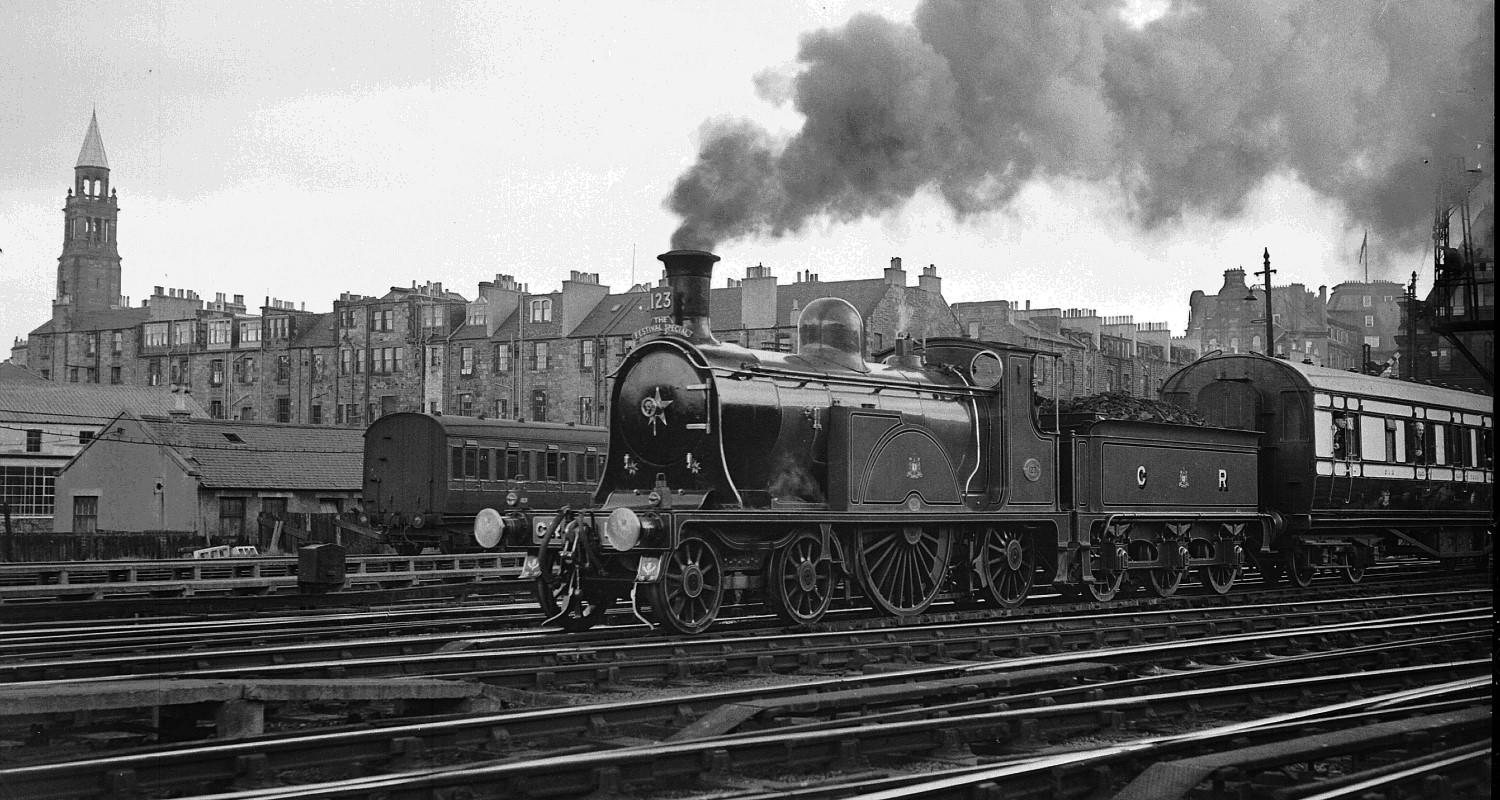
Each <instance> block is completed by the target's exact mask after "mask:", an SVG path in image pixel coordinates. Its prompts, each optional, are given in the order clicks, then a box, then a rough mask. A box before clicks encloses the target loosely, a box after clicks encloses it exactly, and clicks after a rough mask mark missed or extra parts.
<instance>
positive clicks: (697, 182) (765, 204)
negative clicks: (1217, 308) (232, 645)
mask: <svg viewBox="0 0 1500 800" xmlns="http://www.w3.org/2000/svg"><path fill="white" fill-rule="evenodd" d="M1494 31H1495V7H1494V4H1493V3H1492V2H1484V0H1401V1H1400V2H1384V3H1376V2H1369V1H1368V0H1286V1H1285V2H1253V3H1246V2H1243V0H1199V1H1198V2H1192V3H1186V2H1178V3H1176V4H1175V5H1174V6H1173V8H1172V9H1171V10H1170V11H1169V12H1168V14H1167V15H1166V16H1164V17H1162V18H1161V19H1158V20H1156V21H1155V22H1152V23H1150V24H1148V25H1146V26H1144V27H1142V28H1139V29H1136V28H1132V27H1131V26H1130V25H1128V24H1126V23H1125V22H1124V21H1123V20H1122V19H1121V17H1120V15H1119V9H1118V6H1117V4H1116V3H1114V2H1103V1H1102V0H1085V1H1084V2H1081V3H1077V4H1072V5H1054V4H1053V3H1048V2H1022V1H1021V0H1008V1H1007V2H998V1H995V0H989V1H986V2H973V3H969V2H957V0H928V2H925V3H923V4H922V5H921V6H920V7H919V8H918V9H917V11H916V14H915V16H914V22H913V23H912V24H906V23H896V22H891V21H889V20H886V19H883V18H881V17H877V16H870V15H861V16H857V17H855V18H853V19H851V20H850V21H849V22H848V23H847V24H846V25H845V26H844V27H843V28H841V29H837V30H822V31H817V32H814V33H810V34H807V35H805V36H804V37H803V39H802V42H801V49H800V52H799V56H798V62H799V66H798V70H797V72H796V73H795V74H794V75H791V76H785V77H783V76H778V75H776V74H775V73H767V74H765V75H762V76H760V77H759V78H758V79H757V84H758V88H759V90H760V92H761V95H762V96H763V97H765V98H766V99H767V100H770V101H772V102H778V103H779V102H786V101H788V100H789V101H791V102H792V103H793V104H794V107H795V108H796V109H797V110H798V111H800V112H801V113H802V115H803V116H804V117H805V122H804V124H803V126H802V128H801V130H800V131H798V132H797V133H796V134H795V135H793V136H791V137H790V138H789V139H786V140H777V139H776V138H774V137H773V136H771V135H770V134H769V133H767V132H766V131H765V130H763V129H761V128H759V127H758V126H756V125H755V124H753V123H750V122H746V121H743V120H713V121H710V122H708V123H705V126H704V129H703V136H702V145H701V149H700V152H699V154H698V160H697V162H696V163H695V164H694V165H693V166H692V167H691V168H689V170H688V171H687V172H686V173H684V174H683V175H682V176H680V177H679V178H678V180H677V183H676V185H675V187H674V188H673V191H672V193H671V195H670V196H669V197H668V199H667V201H666V205H667V206H668V207H669V208H670V209H672V210H673V211H675V212H676V213H677V214H679V215H680V216H681V217H682V218H683V222H682V225H681V226H680V227H679V228H678V230H677V231H676V233H675V234H674V235H673V237H672V246H673V247H693V248H701V249H712V248H713V247H714V246H715V245H716V244H717V243H719V242H722V241H726V240H731V239H737V238H742V237H747V236H765V235H769V236H782V235H785V234H788V233H793V232H796V231H798V230H799V229H800V228H801V227H802V226H803V225H804V224H806V223H807V222H808V221H809V220H811V219H813V218H815V217H825V218H828V219H832V220H835V221H840V222H844V221H851V220H855V219H858V218H860V217H864V216H867V215H873V214H878V213H881V212H884V211H887V210H890V209H893V208H896V207H898V206H900V205H902V204H903V203H905V202H906V201H907V200H908V199H910V198H911V197H912V196H913V194H915V193H916V192H917V191H919V190H921V189H923V188H926V187H931V188H933V189H935V190H936V191H937V192H938V193H939V194H940V195H941V197H943V199H944V200H945V201H946V202H947V203H948V205H949V206H951V207H952V209H953V210H954V212H955V213H956V214H957V215H958V216H959V217H965V216H969V215H973V214H977V213H981V212H987V211H993V210H996V209H1000V208H1002V207H1004V206H1005V205H1006V204H1007V203H1008V202H1009V201H1010V200H1011V199H1012V198H1013V197H1014V196H1015V195H1016V193H1017V192H1018V191H1019V190H1020V189H1021V188H1022V186H1023V185H1024V184H1025V183H1026V182H1027V181H1028V180H1031V179H1033V178H1040V177H1046V176H1063V177H1070V178H1079V179H1085V180H1090V181H1101V182H1110V183H1112V184H1113V185H1115V186H1116V187H1118V189H1119V191H1120V192H1121V194H1122V196H1123V197H1125V198H1126V199H1127V202H1128V207H1129V209H1130V211H1131V214H1132V215H1133V218H1134V219H1135V220H1136V221H1137V223H1138V224H1140V225H1142V226H1143V227H1147V228H1149V227H1152V226H1155V225H1159V224H1161V223H1163V222H1166V221H1170V220H1173V219H1175V218H1177V217H1179V216H1180V215H1181V214H1182V213H1183V212H1185V211H1188V210H1196V211H1200V212H1205V213H1208V214H1210V215H1212V216H1215V217H1219V218H1228V217H1233V216H1234V215H1236V214H1237V213H1238V212H1240V211H1241V210H1242V207H1243V205H1244V202H1245V199H1246V196H1247V194H1248V193H1249V192H1250V191H1251V189H1253V188H1254V187H1255V186H1256V185H1257V184H1258V183H1259V182H1260V181H1261V180H1262V179H1263V178H1265V177H1266V176H1267V175H1268V174H1270V173H1272V172H1275V171H1278V170H1290V171H1292V172H1294V173H1295V174H1296V175H1297V176H1298V177H1299V178H1300V179H1301V180H1302V181H1303V182H1305V183H1306V184H1307V185H1309V186H1310V187H1312V188H1313V189H1315V190H1317V191H1319V192H1321V193H1323V194H1325V195H1328V196H1330V197H1334V198H1337V199H1338V200H1340V201H1341V202H1342V203H1343V204H1344V205H1345V207H1346V208H1347V210H1348V212H1349V214H1350V216H1351V217H1352V218H1353V219H1354V220H1355V221H1356V222H1358V223H1362V224H1365V225H1368V226H1369V227H1370V228H1371V229H1372V230H1374V231H1378V232H1380V233H1383V234H1385V235H1389V236H1412V235H1416V236H1419V237H1420V236H1422V235H1423V232H1424V231H1425V230H1426V229H1427V227H1428V226H1430V224H1431V220H1432V212H1433V203H1434V191H1435V189H1436V185H1437V180H1438V176H1439V174H1440V173H1439V171H1440V168H1441V166H1442V165H1443V164H1446V163H1451V161H1452V159H1453V158H1454V157H1455V156H1466V157H1467V158H1468V164H1469V166H1473V165H1474V164H1475V162H1476V160H1477V161H1480V162H1482V163H1483V165H1484V169H1485V170H1486V172H1489V171H1490V170H1491V169H1492V168H1493V165H1492V163H1491V155H1490V150H1492V149H1493V144H1494V97H1495V91H1494V62H1495V53H1494ZM1488 186H1489V187H1490V188H1489V191H1490V193H1491V195H1492V194H1493V182H1492V181H1491V182H1489V183H1488ZM1490 236H1492V234H1490ZM1491 246H1492V239H1491Z"/></svg>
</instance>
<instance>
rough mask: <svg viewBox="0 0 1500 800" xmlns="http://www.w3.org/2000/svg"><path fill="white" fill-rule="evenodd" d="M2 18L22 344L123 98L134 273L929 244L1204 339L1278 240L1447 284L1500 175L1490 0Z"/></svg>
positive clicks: (754, 253) (787, 261) (554, 262)
mask: <svg viewBox="0 0 1500 800" xmlns="http://www.w3.org/2000/svg"><path fill="white" fill-rule="evenodd" d="M0 30H4V31H6V32H7V33H8V36H6V37H5V38H6V40H7V42H6V46H5V47H4V48H3V49H0V336H3V337H4V342H5V343H6V344H7V345H8V344H9V343H10V342H11V341H12V340H13V339H14V338H15V337H17V336H22V337H24V336H25V335H26V333H27V332H28V331H30V330H32V329H33V328H35V327H36V326H38V325H40V324H41V323H43V322H44V321H46V320H47V319H48V318H49V315H50V303H51V300H52V296H53V294H54V288H55V281H56V268H57V257H58V255H59V254H60V252H61V247H62V213H61V209H62V205H63V202H64V199H65V196H66V192H67V190H68V188H69V187H70V186H71V184H72V176H73V166H74V164H75V163H76V161H77V158H78V152H79V148H80V146H81V145H82V143H83V138H84V134H85V132H86V130H87V128H88V123H89V118H90V115H91V114H93V113H97V115H98V121H99V128H100V132H101V134H102V137H103V141H104V146H105V149H106V151H107V153H108V158H109V166H110V168H111V173H110V179H111V185H112V187H113V188H114V189H115V190H116V191H117V192H118V196H119V204H120V220H119V227H118V234H119V251H120V255H121V256H122V259H123V261H122V291H123V292H124V294H125V295H127V296H128V297H130V302H131V304H132V305H136V306H138V305H139V304H140V302H141V300H142V299H144V298H146V297H147V296H149V294H150V292H151V287H153V286H168V287H174V288H182V289H191V290H194V291H196V292H198V293H199V295H200V296H202V297H203V298H205V299H209V300H211V299H213V296H214V294H215V293H216V292H224V293H225V294H227V295H233V294H243V295H245V297H246V300H247V301H248V302H249V304H250V305H251V306H252V308H254V307H257V306H258V305H259V304H260V303H261V302H262V301H263V299H264V298H265V297H267V296H269V297H275V298H279V299H283V300H291V301H293V302H296V303H299V304H305V306H306V308H308V309H309V310H319V311H326V310H329V309H331V304H332V302H333V300H335V299H337V297H338V295H339V294H340V293H341V292H354V293H357V294H364V295H379V294H382V293H384V292H385V291H386V290H387V289H388V288H389V287H391V286H409V285H411V283H412V282H413V281H416V282H419V283H425V282H427V281H440V282H442V283H443V284H444V286H445V287H446V288H449V289H452V290H455V291H458V292H460V293H461V294H464V295H465V296H466V297H469V298H471V299H472V298H473V297H474V296H475V294H476V285H477V283H478V282H479V281H483V280H492V279H493V278H494V276H495V275H496V274H508V275H513V276H515V277H516V278H517V279H518V280H520V281H522V282H523V283H525V284H527V285H528V287H529V288H530V290H532V291H539V292H545V291H555V290H557V289H558V288H560V286H561V283H562V281H563V280H565V279H567V278H568V277H569V274H570V272H571V271H574V270H577V271H582V272H589V273H597V274H598V275H599V278H600V281H601V282H602V283H604V284H606V285H608V286H610V287H611V288H612V289H613V290H614V291H617V292H618V291H624V290H626V289H627V288H628V287H630V286H631V285H632V284H634V283H639V282H645V281H654V280H655V279H656V278H657V277H658V276H659V275H660V263H659V262H658V261H656V259H655V256H656V255H657V254H659V253H661V252H664V251H666V250H668V249H671V248H672V247H674V246H693V247H704V248H711V249H712V250H713V251H714V252H716V253H717V254H718V255H720V256H721V257H722V258H723V260H722V261H721V262H720V265H719V268H718V271H717V273H716V275H715V279H714V286H716V287H717V286H722V285H724V281H725V278H726V277H733V278H741V277H744V274H745V269H746V268H747V267H751V266H755V265H757V264H764V265H765V266H767V267H770V268H771V270H772V271H773V273H774V274H775V275H777V277H778V278H779V279H780V281H781V282H782V283H783V284H786V283H791V282H792V281H794V280H795V279H796V276H797V274H798V273H799V272H807V271H810V272H815V273H817V274H818V275H819V277H820V279H821V280H823V281H832V280H844V279H855V278H874V277H879V276H880V275H881V274H882V269H883V268H884V267H885V266H886V265H887V264H888V262H889V259H890V258H891V257H893V256H900V257H902V259H903V260H904V263H905V266H906V269H907V273H908V280H909V281H910V282H911V283H912V284H915V281H916V275H917V274H918V273H920V271H921V267H923V266H926V265H929V264H931V265H934V266H935V267H936V268H937V272H938V274H939V275H940V276H941V277H942V279H943V283H942V287H943V293H944V296H945V297H946V298H947V300H948V301H949V302H961V301H979V300H1001V299H1003V300H1012V301H1016V302H1026V301H1030V302H1031V304H1032V306H1033V307H1061V308H1089V309H1094V310H1096V311H1097V312H1098V313H1099V314H1102V315H1108V316H1118V315H1128V316H1131V317H1133V318H1134V320H1135V321H1136V322H1167V323H1169V325H1170V326H1171V328H1172V330H1173V331H1174V333H1176V334H1179V335H1180V334H1181V333H1182V332H1183V329H1184V327H1185V325H1186V322H1187V313H1188V295H1189V293H1190V292H1191V291H1192V290H1194V289H1202V290H1204V291H1206V292H1209V293H1213V292H1215V291H1217V289H1218V287H1219V286H1220V285H1221V284H1222V282H1223V272H1224V270H1226V269H1230V268H1234V267H1244V268H1245V269H1246V270H1247V271H1248V272H1252V273H1253V272H1254V271H1256V270H1258V269H1260V266H1261V256H1262V251H1263V250H1266V249H1269V251H1270V253H1271V258H1272V266H1273V268H1275V269H1276V270H1277V273H1276V276H1275V282H1276V284H1277V285H1283V284H1286V283H1293V282H1296V283H1302V284H1305V285H1307V286H1308V287H1309V288H1310V289H1312V290H1313V291H1316V287H1317V286H1319V285H1327V286H1329V287H1330V288H1331V287H1332V286H1334V285H1336V284H1338V283H1341V282H1344V281H1357V280H1362V279H1363V278H1364V275H1365V270H1366V265H1365V264H1362V263H1361V261H1360V259H1359V252H1360V248H1361V243H1362V242H1367V243H1368V249H1367V253H1368V262H1367V266H1368V272H1369V276H1370V277H1371V278H1372V279H1389V280H1397V281H1401V282H1403V283H1404V282H1405V281H1406V280H1407V278H1408V276H1409V275H1410V273H1411V272H1413V271H1417V272H1418V273H1419V282H1418V286H1419V290H1422V291H1425V288H1424V287H1425V286H1426V285H1430V281H1431V249H1432V247H1431V227H1432V218H1433V217H1432V215H1433V208H1434V199H1435V197H1436V192H1437V187H1438V185H1439V182H1440V179H1441V178H1442V172H1443V167H1444V166H1445V165H1448V166H1451V165H1452V164H1454V163H1456V159H1460V158H1462V159H1463V163H1464V164H1465V165H1466V166H1467V167H1471V168H1472V167H1478V168H1479V169H1481V170H1482V171H1481V172H1480V173H1476V174H1477V175H1478V176H1479V177H1480V178H1481V183H1480V185H1479V186H1478V187H1477V190H1476V191H1477V194H1476V195H1474V197H1475V198H1477V199H1484V198H1488V202H1490V203H1492V202H1493V180H1492V178H1490V177H1489V176H1490V175H1491V174H1492V173H1491V170H1492V166H1493V165H1492V164H1491V161H1490V152H1489V151H1490V150H1491V149H1493V145H1494V82H1493V72H1494V30H1495V24H1494V4H1493V3H1492V2H1484V1H1483V0H1392V1H1391V2H1379V1H1378V0H1316V1H1314V0H1275V1H1273V0H1263V1H1258V2H1254V3H1243V2H1240V1H1239V0H1200V1H1199V2H1192V3H1185V2H1168V1H1167V0H1129V2H1123V1H1122V2H1115V1H1114V0H1089V1H1088V2H1078V3H1073V4H1051V3H1025V2H1013V1H1011V0H994V2H986V3H977V4H965V3H957V2H951V1H950V0H921V1H920V2H919V1H918V0H905V1H903V2H897V1H895V0H890V1H888V2H887V1H883V0H848V1H847V2H843V1H840V0H824V1H823V2H811V1H800V0H786V1H785V2H776V3H764V2H740V1H735V0H725V1H724V2H712V3H709V2H668V1H666V0H659V1H654V2H647V1H646V0H624V1H622V2H547V3H543V2H529V1H527V2H507V3H456V2H353V0H342V1H338V2H324V3H300V2H262V3H254V4H251V3H238V4H231V3H202V2H163V1H161V0H144V1H142V0H131V2H117V1H115V0H101V1H97V2H95V1H91V2H61V1H59V0H0ZM1491 237H1492V234H1491ZM1252 280H1254V278H1253V277H1252ZM0 352H3V351H0Z"/></svg>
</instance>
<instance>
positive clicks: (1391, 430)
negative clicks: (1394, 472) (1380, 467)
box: [1385, 419, 1406, 463]
mask: <svg viewBox="0 0 1500 800" xmlns="http://www.w3.org/2000/svg"><path fill="white" fill-rule="evenodd" d="M1405 427H1406V425H1405V423H1403V422H1401V421H1400V420H1394V419H1388V420H1386V421H1385V460H1386V461H1388V462H1391V463H1400V462H1402V461H1405V460H1406V453H1405V452H1404V450H1405V444H1406V439H1405V436H1404V435H1403V430H1402V429H1403V428H1405Z"/></svg>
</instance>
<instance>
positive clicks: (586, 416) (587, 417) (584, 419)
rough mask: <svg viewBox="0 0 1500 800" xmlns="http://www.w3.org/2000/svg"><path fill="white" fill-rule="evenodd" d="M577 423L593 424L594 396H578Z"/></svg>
mask: <svg viewBox="0 0 1500 800" xmlns="http://www.w3.org/2000/svg"><path fill="white" fill-rule="evenodd" d="M578 424H580V425H593V424H594V398H592V397H580V398H578Z"/></svg>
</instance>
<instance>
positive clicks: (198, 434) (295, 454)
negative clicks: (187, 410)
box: [141, 417, 364, 492]
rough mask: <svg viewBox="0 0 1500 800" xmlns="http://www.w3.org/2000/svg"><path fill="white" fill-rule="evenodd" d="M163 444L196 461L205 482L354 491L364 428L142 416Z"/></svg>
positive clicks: (225, 485)
mask: <svg viewBox="0 0 1500 800" xmlns="http://www.w3.org/2000/svg"><path fill="white" fill-rule="evenodd" d="M141 422H142V424H143V425H145V426H146V428H147V429H148V430H149V431H150V432H151V434H152V435H153V436H154V437H155V438H156V439H157V440H159V441H160V442H161V443H162V444H165V445H168V446H170V447H171V448H173V449H174V450H176V451H177V453H178V455H179V456H181V457H182V458H184V459H186V460H188V461H190V462H192V463H194V464H196V465H197V467H198V471H199V479H200V480H201V481H202V483H203V485H204V486H207V487H212V488H218V489H300V490H303V491H320V490H327V491H345V492H350V491H352V492H357V491H360V490H361V489H362V488H363V483H364V481H363V466H362V465H363V460H364V431H362V430H358V429H355V428H329V427H322V426H317V425H282V424H276V423H263V422H238V421H232V420H219V419H187V420H174V419H167V418H163V417H142V418H141Z"/></svg>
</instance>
